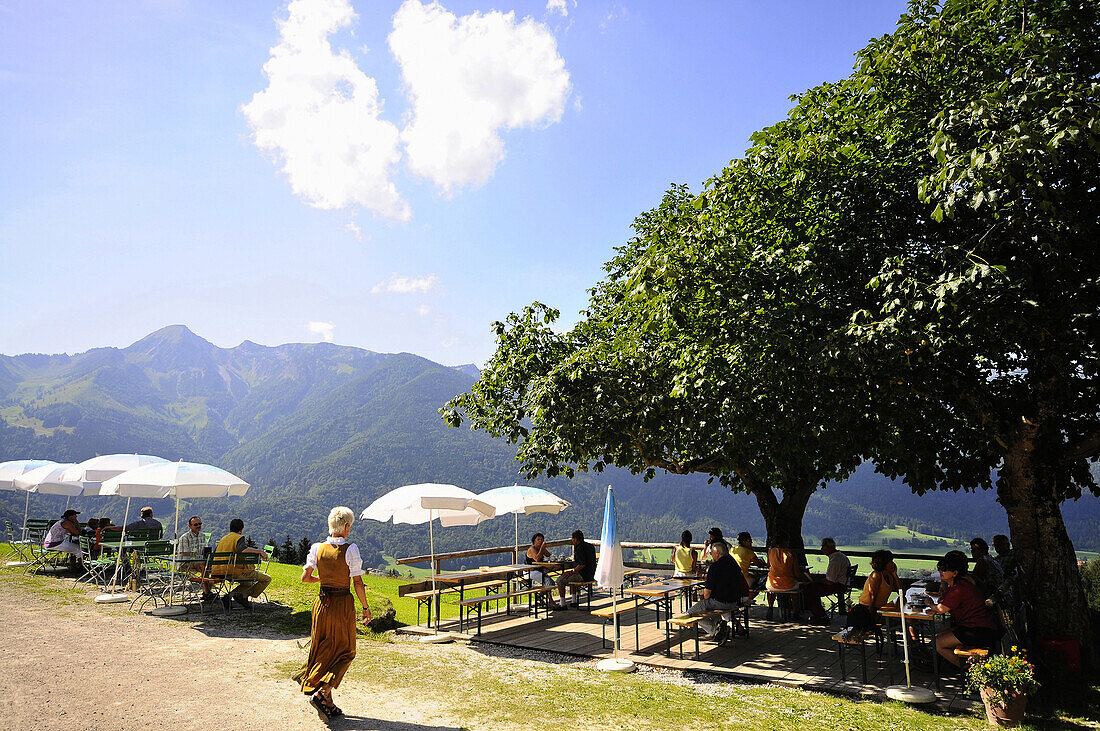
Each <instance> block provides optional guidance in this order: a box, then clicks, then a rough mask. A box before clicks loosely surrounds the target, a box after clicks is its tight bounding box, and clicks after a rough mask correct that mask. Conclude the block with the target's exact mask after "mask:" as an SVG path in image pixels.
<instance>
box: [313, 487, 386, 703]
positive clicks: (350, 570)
mask: <svg viewBox="0 0 1100 731" xmlns="http://www.w3.org/2000/svg"><path fill="white" fill-rule="evenodd" d="M354 520H355V516H354V515H353V514H352V512H351V510H350V509H349V508H345V507H339V508H333V509H332V511H331V512H330V513H329V514H328V528H329V539H328V540H327V541H325V542H324V543H314V544H313V546H312V547H311V548H310V549H309V557H308V558H307V559H306V565H305V568H304V570H303V571H302V582H303V583H306V584H320V585H321V587H320V593H319V594H318V596H317V599H316V601H314V602H313V623H312V624H311V625H310V630H309V639H310V646H309V658H308V659H307V660H306V664H305V667H303V668H302V670H301V672H300V674H299V675H298V676H296V677H298V678H300V679H301V682H302V692H303V693H307V694H309V702H310V704H311V705H312V706H313V707H314V708H316V709H317V712H318V713H319V714H320V715H321V716H322V717H323V718H324V719H325V720H328V719H330V718H333V717H335V716H341V715H343V713H344V712H343V711H341V710H340V709H339V708H337V707H336V704H335V703H333V701H332V691H333V689H334V688H338V687H340V681H341V680H342V679H343V677H344V673H346V672H347V670H348V667H349V666H350V665H351V661H352V660H354V659H355V600H354V599H353V598H352V596H351V591H349V589H350V587H351V585H354V586H355V593H356V595H357V596H358V597H359V603H360V604H362V605H363V623H364V624H366V623H367V622H369V621H370V617H371V615H370V608H369V607H367V592H366V589H365V588H364V587H363V574H364V571H363V559H362V558H361V557H360V556H359V547H358V546H356V545H355V544H354V543H348V541H347V538H348V533H349V532H351V524H352V523H353V522H354Z"/></svg>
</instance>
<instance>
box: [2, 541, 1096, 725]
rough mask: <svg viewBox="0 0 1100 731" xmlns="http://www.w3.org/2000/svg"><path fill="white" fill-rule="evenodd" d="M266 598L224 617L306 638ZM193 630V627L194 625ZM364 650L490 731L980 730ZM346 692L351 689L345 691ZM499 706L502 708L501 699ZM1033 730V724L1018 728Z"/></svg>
mask: <svg viewBox="0 0 1100 731" xmlns="http://www.w3.org/2000/svg"><path fill="white" fill-rule="evenodd" d="M2 548H3V546H2V544H0V549H2ZM268 573H269V574H270V575H271V576H272V583H271V586H270V587H269V588H268V597H269V598H270V599H271V600H272V601H273V602H277V604H276V605H275V606H272V607H269V608H266V609H261V610H259V611H256V612H254V613H252V614H247V613H244V612H240V613H234V614H231V615H227V616H226V621H233V622H234V623H238V624H240V625H241V626H242V627H246V628H247V627H255V628H256V629H257V631H258V632H259V631H260V630H263V631H268V632H269V631H271V630H273V629H274V630H277V631H281V632H284V633H286V634H288V635H291V636H299V637H304V636H306V635H308V632H309V617H310V610H311V608H312V605H313V601H314V598H315V597H316V592H317V587H316V585H313V584H302V583H301V581H300V577H301V568H300V567H299V566H293V565H284V564H278V563H274V562H273V563H272V564H271V565H270V567H269V568H268ZM0 581H6V582H11V583H15V584H17V585H18V586H19V588H20V591H21V593H24V594H26V595H28V596H33V597H35V598H38V599H42V600H44V601H46V602H48V604H49V605H50V606H51V607H52V608H54V609H56V610H58V611H59V612H60V613H61V614H62V615H64V614H65V613H66V612H67V611H72V607H73V605H76V604H81V603H90V602H91V601H92V600H91V597H90V596H89V594H88V593H86V592H84V591H74V590H73V589H72V588H71V587H72V583H71V582H70V581H62V580H58V579H55V578H52V577H47V576H25V575H23V574H21V573H20V571H19V570H18V569H3V570H0ZM405 582H407V579H394V578H389V577H382V576H372V575H368V576H365V577H364V583H365V584H366V586H367V591H368V601H369V603H370V605H371V608H372V610H373V611H374V612H376V613H378V612H380V611H382V610H383V609H384V608H385V607H386V606H389V605H392V606H393V607H394V609H395V611H396V614H397V617H396V618H397V620H398V622H401V623H414V622H415V621H416V603H415V601H414V600H408V599H402V598H398V597H397V588H398V587H399V586H400V585H401V584H402V583H405ZM126 607H127V605H125V604H121V605H111V606H107V607H102V608H100V611H111V612H125V611H127V610H126ZM444 607H445V610H444V611H445V614H447V615H449V616H454V612H455V607H454V606H453V605H452V604H450V603H448V604H445V605H444ZM196 621H197V622H201V621H203V618H201V617H197V618H196ZM360 635H361V637H362V638H363V640H364V641H368V642H372V644H371V645H369V646H366V645H365V646H362V647H361V648H360V653H359V659H357V660H356V662H355V663H354V664H353V665H352V667H351V670H350V672H349V674H348V676H347V679H348V680H349V681H352V682H353V683H354V684H366V685H369V686H372V687H379V688H387V689H392V690H393V691H394V692H405V691H407V690H408V689H411V688H417V689H425V690H424V692H429V690H430V694H431V703H430V704H429V708H438V709H441V710H440V711H439V712H440V713H441V714H443V715H445V716H446V717H447V721H448V725H451V724H452V723H455V724H464V725H470V726H477V727H479V728H489V727H526V726H528V725H529V724H530V721H531V718H532V713H538V717H539V718H547V719H552V721H551V722H550V723H551V725H553V726H554V727H566V728H569V727H583V728H591V727H593V726H599V727H601V728H624V729H626V728H629V729H637V728H653V729H664V728H667V729H677V730H678V729H682V728H703V727H713V728H731V727H738V728H740V727H746V728H748V727H751V728H760V729H777V730H778V729H788V728H809V727H814V728H840V729H880V728H881V729H918V730H920V729H945V728H949V729H980V728H985V721H984V719H979V718H974V717H969V716H942V715H936V714H930V713H926V712H923V711H921V710H917V709H914V708H910V707H907V706H904V705H901V704H896V703H889V702H887V703H882V702H873V701H862V700H853V699H850V698H844V697H836V696H829V695H823V694H817V693H809V692H805V691H799V690H792V689H786V688H780V687H775V686H752V685H737V684H725V683H720V684H712V683H705V684H700V685H699V686H698V687H692V686H688V687H683V686H679V685H671V684H667V683H662V682H658V681H657V680H655V679H653V678H652V677H649V676H647V675H644V674H637V675H630V676H622V675H607V674H603V673H599V672H598V671H596V670H594V669H593V668H592V663H591V662H586V661H583V660H578V661H576V662H575V663H569V664H540V665H537V666H536V667H535V668H534V669H532V665H531V664H530V662H529V661H519V660H514V659H509V658H502V657H493V656H492V652H493V651H492V649H491V648H486V649H485V650H484V652H477V651H476V648H477V646H476V645H475V646H474V648H475V651H474V652H473V653H471V652H469V651H464V650H463V649H462V648H460V647H455V646H452V647H441V646H423V645H419V644H417V643H412V642H393V641H392V640H393V638H392V636H391V635H376V634H373V633H370V632H368V631H365V630H363V629H362V628H360ZM298 667H299V665H298V663H297V662H290V663H283V664H281V665H279V666H276V667H272V668H267V669H266V670H265V674H268V675H270V676H272V677H280V678H285V677H287V676H289V675H290V674H292V673H293V672H294V671H295V670H297V669H298ZM441 678H446V679H447V682H440V679H441ZM349 687H350V686H349ZM1085 695H1086V697H1088V698H1091V699H1092V700H1090V701H1088V702H1087V703H1085V704H1084V706H1085V710H1084V711H1082V710H1080V705H1081V704H1078V705H1077V706H1075V707H1074V708H1071V709H1069V710H1064V711H1060V712H1050V715H1048V716H1046V717H1044V718H1043V719H1042V725H1041V726H1039V727H1041V728H1052V727H1053V728H1071V727H1074V726H1076V725H1079V724H1083V723H1085V721H1084V719H1085V718H1087V717H1091V716H1093V715H1094V714H1092V713H1091V709H1093V708H1095V707H1096V706H1100V703H1097V702H1096V697H1097V690H1096V689H1095V688H1092V689H1090V690H1089V691H1088V692H1087V693H1086V694H1085ZM500 699H507V701H506V702H500ZM1025 728H1036V727H1025Z"/></svg>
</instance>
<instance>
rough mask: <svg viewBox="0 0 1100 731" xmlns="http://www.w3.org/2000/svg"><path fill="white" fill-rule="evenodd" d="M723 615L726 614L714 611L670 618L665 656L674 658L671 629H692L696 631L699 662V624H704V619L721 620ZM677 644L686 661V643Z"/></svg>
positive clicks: (667, 622) (696, 656)
mask: <svg viewBox="0 0 1100 731" xmlns="http://www.w3.org/2000/svg"><path fill="white" fill-rule="evenodd" d="M723 614H725V612H723V611H720V610H714V611H710V612H705V613H704V614H693V615H684V614H679V615H673V616H672V617H669V619H668V621H666V622H665V654H666V655H668V656H669V657H672V632H671V629H670V628H671V627H675V628H676V629H677V630H684V629H688V628H691V629H694V630H695V633H694V638H695V659H696V660H698V659H699V623H700V622H702V621H703V620H704V619H721V618H722V615H723ZM677 644H678V646H679V648H680V659H681V660H683V659H684V643H682V642H679V643H677Z"/></svg>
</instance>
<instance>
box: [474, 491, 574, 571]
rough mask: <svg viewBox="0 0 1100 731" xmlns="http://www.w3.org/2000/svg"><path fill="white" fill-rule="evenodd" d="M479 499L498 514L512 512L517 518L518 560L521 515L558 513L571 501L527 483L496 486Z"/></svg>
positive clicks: (517, 556) (478, 497)
mask: <svg viewBox="0 0 1100 731" xmlns="http://www.w3.org/2000/svg"><path fill="white" fill-rule="evenodd" d="M477 499H478V500H481V501H482V502H486V503H488V504H489V505H492V506H493V507H494V508H496V511H497V515H507V514H508V513H511V514H512V516H513V517H514V518H515V526H516V560H517V561H518V560H519V516H520V515H521V514H523V515H532V514H534V513H549V514H551V515H557V514H558V513H560V512H561V511H563V510H565V509H566V508H568V507H570V505H569V503H568V502H566V501H565V500H562V499H561V498H560V497H558V496H557V495H555V494H554V493H552V492H550V491H549V490H543V489H541V488H538V487H529V486H527V485H508V486H507V487H494V488H493V489H492V490H486V491H485V492H483V493H481V494H480V495H478V496H477Z"/></svg>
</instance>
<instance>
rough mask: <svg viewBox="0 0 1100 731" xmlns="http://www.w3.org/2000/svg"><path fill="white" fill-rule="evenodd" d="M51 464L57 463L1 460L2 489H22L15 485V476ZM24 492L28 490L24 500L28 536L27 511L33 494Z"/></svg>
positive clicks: (33, 460)
mask: <svg viewBox="0 0 1100 731" xmlns="http://www.w3.org/2000/svg"><path fill="white" fill-rule="evenodd" d="M51 464H57V463H56V462H54V461H53V460H50V459H15V460H11V461H10V462H0V490H19V489H21V488H18V487H16V486H15V478H17V477H22V476H23V475H24V474H26V473H28V472H30V471H31V470H36V469H38V468H39V467H45V466H46V465H51ZM24 492H26V498H25V499H24V501H23V538H26V537H27V511H28V510H29V508H30V506H31V494H30V492H28V491H24Z"/></svg>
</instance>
